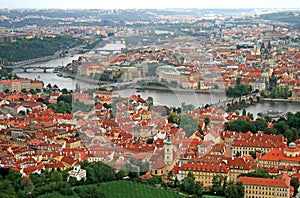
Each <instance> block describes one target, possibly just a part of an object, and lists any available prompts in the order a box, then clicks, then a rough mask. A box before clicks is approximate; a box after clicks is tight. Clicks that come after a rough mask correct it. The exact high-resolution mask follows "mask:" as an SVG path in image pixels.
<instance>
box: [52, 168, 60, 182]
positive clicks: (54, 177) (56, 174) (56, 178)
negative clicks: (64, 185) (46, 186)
mask: <svg viewBox="0 0 300 198" xmlns="http://www.w3.org/2000/svg"><path fill="white" fill-rule="evenodd" d="M51 181H52V182H55V183H58V182H61V181H63V177H62V175H61V173H60V172H59V171H53V172H52V174H51Z"/></svg>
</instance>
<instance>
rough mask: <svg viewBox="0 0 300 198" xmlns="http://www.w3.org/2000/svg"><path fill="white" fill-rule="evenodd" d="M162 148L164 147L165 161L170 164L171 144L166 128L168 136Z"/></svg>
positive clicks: (171, 157)
mask: <svg viewBox="0 0 300 198" xmlns="http://www.w3.org/2000/svg"><path fill="white" fill-rule="evenodd" d="M164 149H165V155H164V160H165V163H166V164H167V165H170V164H172V162H173V145H172V141H171V134H170V129H169V130H168V137H167V140H166V141H165V145H164Z"/></svg>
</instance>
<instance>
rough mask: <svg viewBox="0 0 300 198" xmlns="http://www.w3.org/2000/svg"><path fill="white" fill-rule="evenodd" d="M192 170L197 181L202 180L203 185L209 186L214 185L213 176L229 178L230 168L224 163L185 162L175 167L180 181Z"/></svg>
mask: <svg viewBox="0 0 300 198" xmlns="http://www.w3.org/2000/svg"><path fill="white" fill-rule="evenodd" d="M189 172H191V173H193V175H194V176H195V181H197V182H202V183H203V186H204V187H206V188H209V187H211V186H212V181H213V177H214V176H216V175H219V176H221V177H226V178H227V179H228V178H229V170H228V168H227V167H226V165H225V164H224V163H221V164H219V165H210V164H183V165H179V166H177V167H174V173H175V174H176V177H177V179H178V181H182V180H183V179H184V178H185V177H187V175H188V173H189Z"/></svg>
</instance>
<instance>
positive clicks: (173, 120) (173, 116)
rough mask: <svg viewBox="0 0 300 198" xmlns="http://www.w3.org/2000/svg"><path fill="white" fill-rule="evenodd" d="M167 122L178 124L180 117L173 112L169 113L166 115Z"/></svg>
mask: <svg viewBox="0 0 300 198" xmlns="http://www.w3.org/2000/svg"><path fill="white" fill-rule="evenodd" d="M168 122H169V123H176V124H179V122H180V117H179V116H178V115H177V114H176V113H175V112H170V113H169V115H168Z"/></svg>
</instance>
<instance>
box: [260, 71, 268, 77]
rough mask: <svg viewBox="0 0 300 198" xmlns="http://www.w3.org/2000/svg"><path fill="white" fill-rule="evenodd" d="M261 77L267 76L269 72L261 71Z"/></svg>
mask: <svg viewBox="0 0 300 198" xmlns="http://www.w3.org/2000/svg"><path fill="white" fill-rule="evenodd" d="M260 76H261V77H269V74H268V73H266V72H263V73H261V75H260Z"/></svg>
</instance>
